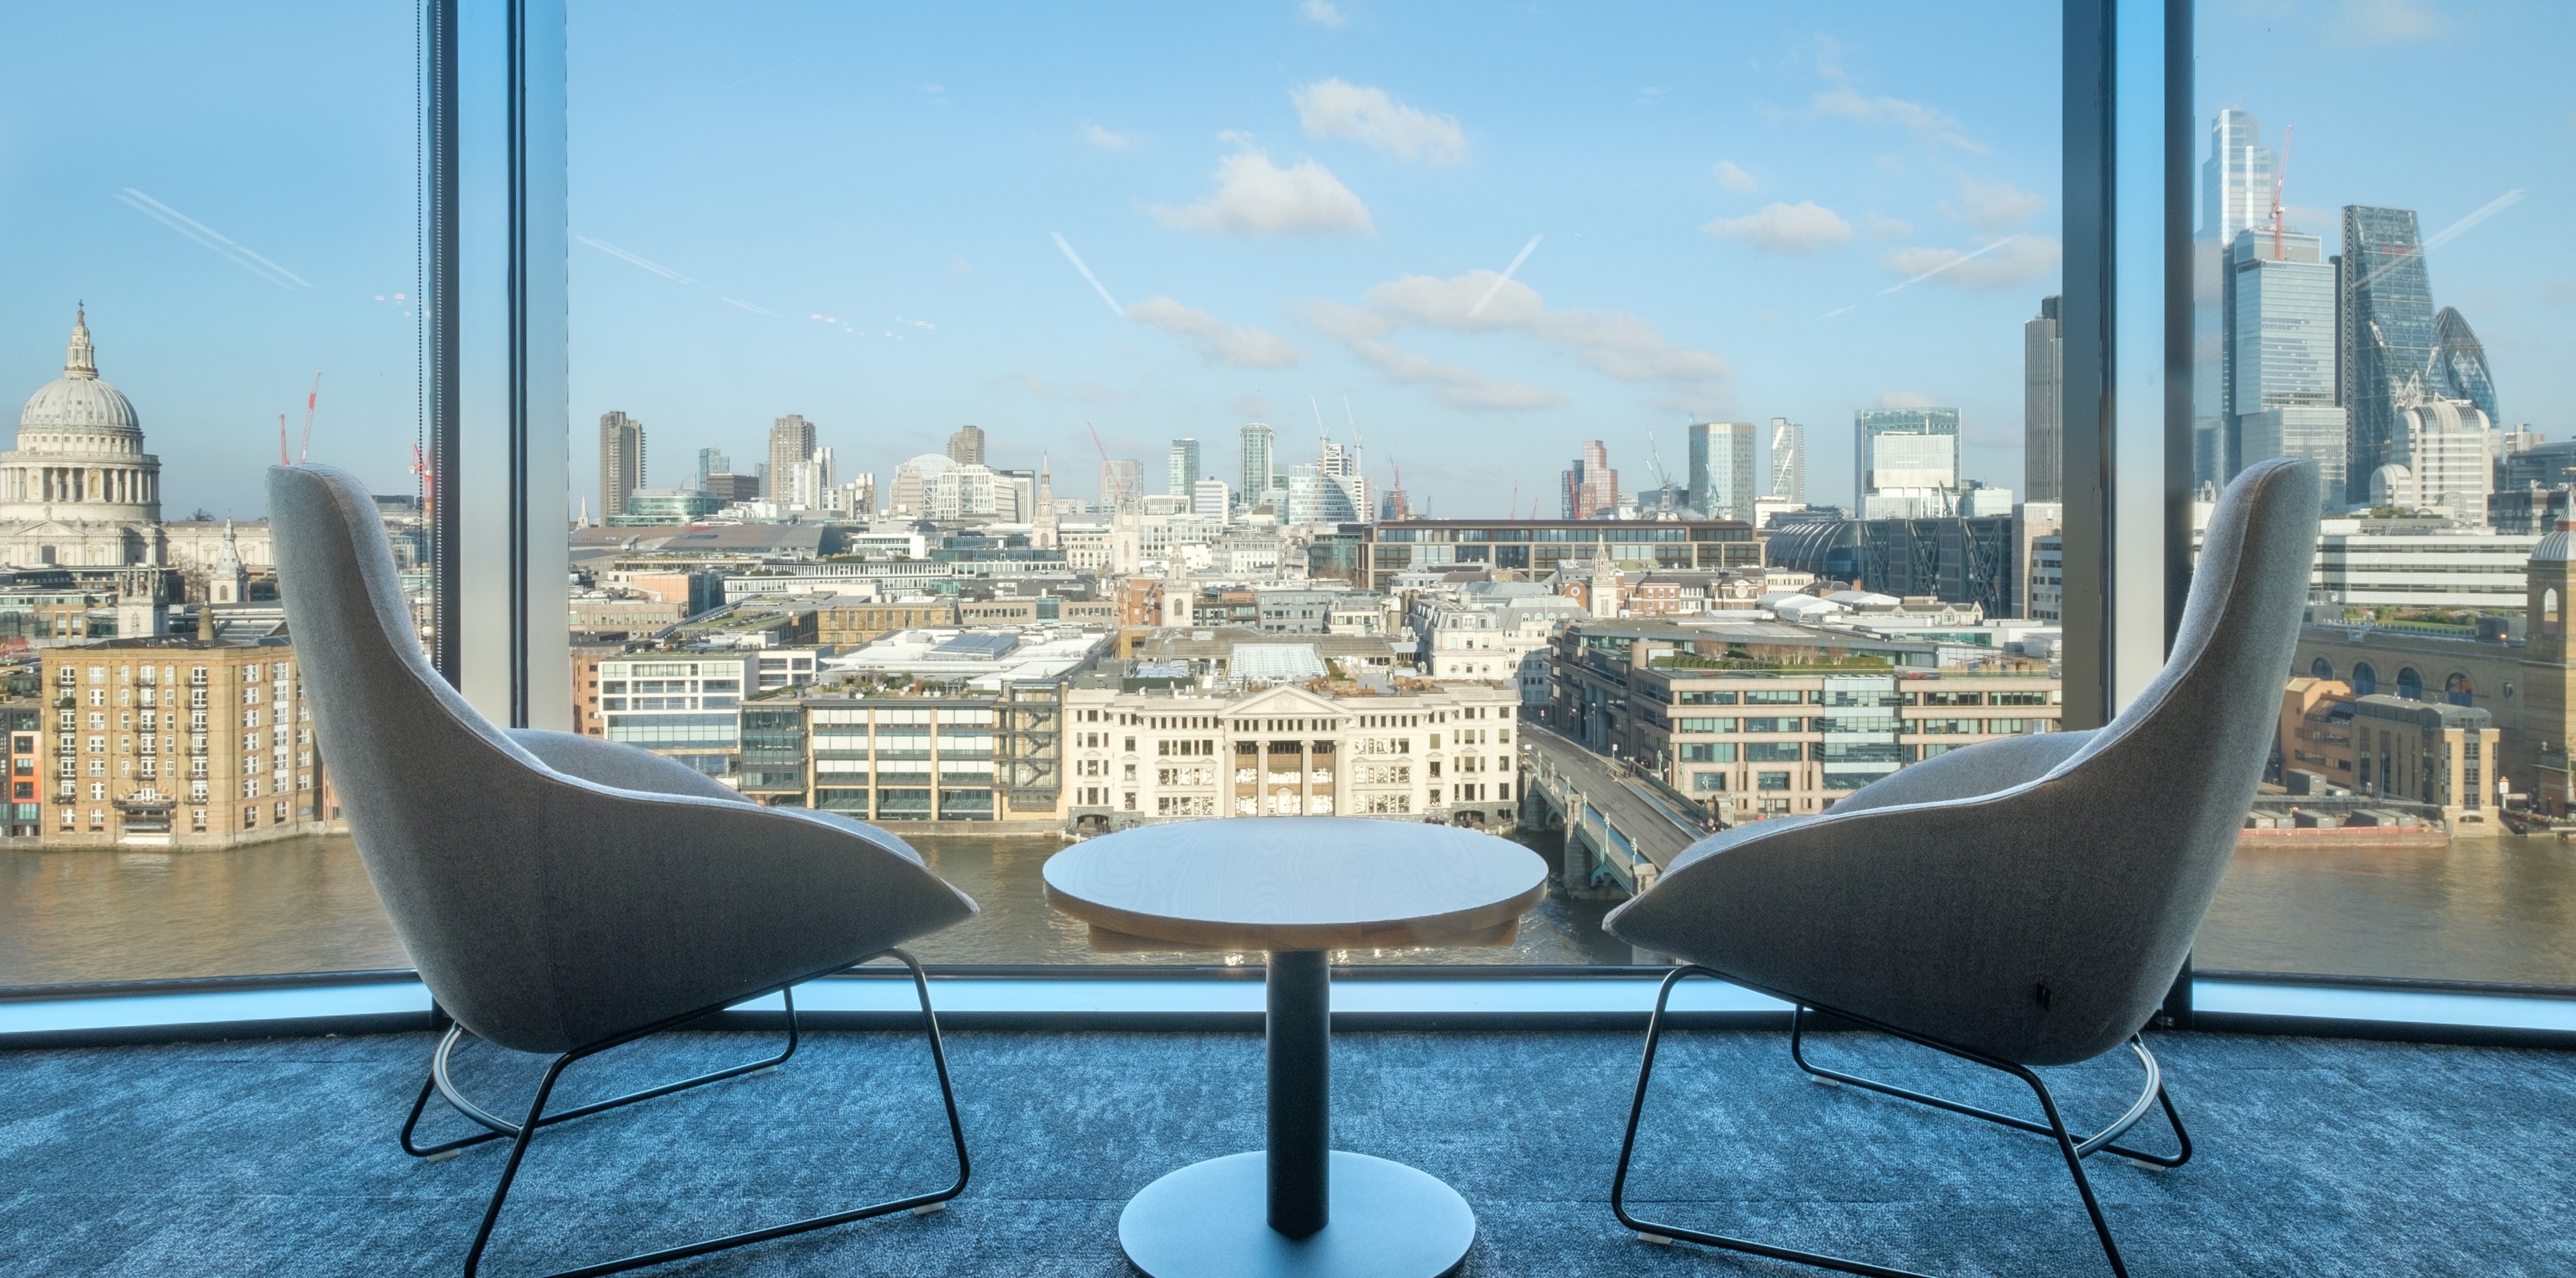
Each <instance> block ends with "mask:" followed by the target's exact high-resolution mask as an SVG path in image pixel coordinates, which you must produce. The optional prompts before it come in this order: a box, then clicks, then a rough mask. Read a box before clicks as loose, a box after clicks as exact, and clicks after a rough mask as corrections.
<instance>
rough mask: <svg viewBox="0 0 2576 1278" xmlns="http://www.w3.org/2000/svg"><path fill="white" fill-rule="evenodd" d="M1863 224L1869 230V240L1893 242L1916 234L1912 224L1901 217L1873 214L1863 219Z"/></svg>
mask: <svg viewBox="0 0 2576 1278" xmlns="http://www.w3.org/2000/svg"><path fill="white" fill-rule="evenodd" d="M1862 224H1863V225H1865V226H1867V227H1868V228H1869V238H1871V239H1873V240H1892V239H1895V238H1896V237H1897V236H1900V235H1912V234H1913V233H1914V224H1913V223H1912V222H1908V221H1906V220H1905V219H1904V218H1901V217H1889V216H1888V215H1886V214H1884V213H1875V212H1874V213H1871V214H1870V215H1869V216H1868V217H1867V218H1864V219H1862Z"/></svg>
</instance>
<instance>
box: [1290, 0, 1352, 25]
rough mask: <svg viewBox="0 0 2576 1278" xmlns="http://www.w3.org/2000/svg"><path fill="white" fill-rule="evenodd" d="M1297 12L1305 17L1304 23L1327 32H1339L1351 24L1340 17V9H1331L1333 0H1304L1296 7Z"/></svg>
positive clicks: (1348, 20)
mask: <svg viewBox="0 0 2576 1278" xmlns="http://www.w3.org/2000/svg"><path fill="white" fill-rule="evenodd" d="M1297 11H1298V12H1299V13H1301V14H1303V15H1305V18H1306V21H1308V22H1311V23H1314V24H1315V25H1316V26H1319V27H1322V28H1324V29H1325V30H1327V31H1339V30H1341V29H1342V28H1344V27H1346V26H1349V25H1350V24H1351V20H1350V19H1349V18H1346V17H1343V16H1342V11H1341V10H1340V9H1337V8H1335V7H1333V0H1306V3H1304V4H1302V5H1299V6H1298V7H1297Z"/></svg>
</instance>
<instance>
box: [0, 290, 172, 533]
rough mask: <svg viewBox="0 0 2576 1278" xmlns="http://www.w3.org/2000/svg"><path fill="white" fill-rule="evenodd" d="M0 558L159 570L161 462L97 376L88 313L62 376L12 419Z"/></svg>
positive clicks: (0, 481)
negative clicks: (13, 444) (14, 442)
mask: <svg viewBox="0 0 2576 1278" xmlns="http://www.w3.org/2000/svg"><path fill="white" fill-rule="evenodd" d="M0 561H5V562H6V563H7V564H8V565H9V566H11V567H16V568H39V567H101V568H130V567H156V566H159V565H161V564H163V563H165V562H167V556H166V551H165V547H164V546H163V542H162V532H161V459H160V458H158V457H155V456H153V455H152V454H150V453H147V452H145V451H143V424H142V422H141V421H140V420H139V419H138V418H136V416H135V414H134V405H133V404H132V403H131V402H130V401H128V400H127V399H126V398H125V396H124V394H123V393H122V392H120V391H118V390H117V389H116V387H114V386H112V385H109V384H108V383H107V382H105V381H103V380H101V379H100V378H99V375H98V354H97V351H96V349H95V348H94V347H93V346H92V345H91V344H90V337H89V315H88V313H87V311H86V309H84V310H82V311H79V312H76V313H75V316H74V318H73V320H72V338H71V348H70V351H69V353H68V354H67V355H66V357H65V358H64V360H63V375H62V376H61V377H58V378H55V379H54V380H53V381H50V382H47V383H45V384H44V385H43V386H42V387H39V388H38V389H37V391H36V393H35V394H34V395H33V396H31V397H29V399H28V400H27V406H26V408H25V409H23V410H21V411H20V412H19V414H18V446H17V448H15V449H13V450H11V451H9V452H6V453H0Z"/></svg>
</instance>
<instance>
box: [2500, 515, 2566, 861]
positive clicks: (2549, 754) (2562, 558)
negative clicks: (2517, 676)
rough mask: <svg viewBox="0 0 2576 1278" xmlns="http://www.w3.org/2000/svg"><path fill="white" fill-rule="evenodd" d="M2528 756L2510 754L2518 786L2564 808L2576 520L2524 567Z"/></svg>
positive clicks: (2534, 551) (2542, 803) (2524, 745)
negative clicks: (2569, 620) (2570, 622)
mask: <svg viewBox="0 0 2576 1278" xmlns="http://www.w3.org/2000/svg"><path fill="white" fill-rule="evenodd" d="M2523 576H2524V583H2525V584H2524V587H2523V589H2524V590H2525V592H2526V594H2525V597H2524V600H2523V646H2522V678H2521V684H2522V688H2521V690H2520V691H2521V694H2522V695H2521V702H2522V707H2521V709H2522V714H2521V718H2522V731H2521V732H2520V733H2519V734H2518V735H2519V737H2520V738H2521V749H2520V753H2521V755H2522V757H2520V758H2512V759H2507V760H2505V767H2506V768H2507V769H2508V771H2507V772H2506V775H2507V776H2509V777H2511V778H2512V779H2513V781H2514V785H2515V788H2516V789H2518V790H2522V791H2524V792H2526V793H2529V794H2531V795H2532V796H2533V800H2534V804H2535V806H2539V807H2543V808H2545V809H2547V810H2549V811H2552V812H2560V813H2564V812H2565V811H2567V809H2568V804H2569V801H2570V799H2571V798H2576V796H2571V795H2570V794H2569V778H2568V748H2567V747H2568V741H2569V738H2570V737H2571V735H2576V721H2571V719H2570V717H2569V712H2570V709H2571V707H2576V669H2570V667H2569V665H2568V662H2567V640H2568V634H2567V623H2568V616H2567V610H2568V608H2569V606H2570V605H2571V603H2576V520H2563V519H2562V520H2560V521H2559V523H2558V528H2557V531H2555V532H2552V533H2550V534H2549V535H2548V536H2546V537H2543V538H2541V539H2540V544H2539V545H2537V546H2534V547H2532V548H2531V562H2530V563H2529V564H2528V565H2526V566H2525V567H2524V569H2523Z"/></svg>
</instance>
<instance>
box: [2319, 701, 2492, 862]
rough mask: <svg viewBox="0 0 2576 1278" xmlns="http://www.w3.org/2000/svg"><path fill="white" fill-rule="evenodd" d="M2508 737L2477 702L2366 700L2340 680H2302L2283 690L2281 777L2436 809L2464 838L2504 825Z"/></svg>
mask: <svg viewBox="0 0 2576 1278" xmlns="http://www.w3.org/2000/svg"><path fill="white" fill-rule="evenodd" d="M2502 737H2503V733H2502V731H2501V730H2500V729H2499V728H2497V727H2496V726H2495V720H2494V716H2492V715H2490V714H2488V713H2487V712H2486V711H2485V710H2481V709H2479V708H2477V707H2475V706H2470V705H2466V704H2452V703H2450V702H2449V701H2431V700H2424V699H2421V698H2408V697H2400V696H2392V695H2390V694H2388V693H2384V692H2381V693H2372V694H2370V695H2367V696H2363V695H2358V694H2356V693H2355V692H2354V691H2353V690H2352V686H2351V685H2350V684H2348V683H2345V682H2344V681H2342V680H2340V679H2320V678H2317V677H2315V676H2314V675H2301V676H2298V677H2296V678H2293V679H2291V680H2290V681H2289V683H2288V685H2287V686H2286V687H2285V688H2284V689H2283V691H2282V694H2281V729H2280V737H2279V741H2278V748H2277V753H2278V754H2279V756H2280V760H2281V773H2280V778H2279V779H2280V780H2282V781H2284V782H2290V781H2293V780H2294V779H2295V778H2294V777H2293V776H2292V775H2291V774H2292V773H2294V772H2306V773H2309V774H2311V775H2312V776H2313V777H2316V778H2320V779H2322V780H2323V781H2324V782H2325V783H2326V784H2327V785H2330V786H2336V787H2341V788H2344V789H2348V790H2350V791H2351V792H2352V793H2353V794H2355V795H2356V796H2358V797H2360V798H2361V799H2363V800H2372V799H2381V800H2386V799H2394V800H2396V801H2397V802H2399V803H2400V804H2403V805H2405V807H2406V808H2407V809H2428V810H2426V811H2422V812H2421V815H2424V816H2426V817H2428V818H2430V819H2431V820H2434V821H2437V822H2439V823H2440V824H2441V825H2442V826H2443V827H2445V828H2446V829H2448V830H2449V831H2450V832H2452V833H2454V834H2457V833H2460V832H2462V830H2463V828H2464V827H2480V826H2485V827H2492V826H2493V825H2494V823H2495V814H2496V806H2497V801H2496V794H2495V791H2494V786H2493V783H2494V782H2495V781H2496V780H2497V778H2498V777H2499V776H2503V775H2505V774H2503V773H2502V772H2501V767H2502V765H2503V762H2504V753H2503V741H2502ZM2296 792H2297V791H2295V790H2294V791H2293V793H2296ZM2317 792H2318V791H2317V790H2316V788H2315V786H2314V783H2313V782H2311V784H2310V788H2309V793H2317ZM2401 810H2403V809H2401ZM2485 832H2489V833H2493V832H2496V831H2494V830H2492V829H2489V830H2487V831H2485Z"/></svg>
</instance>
